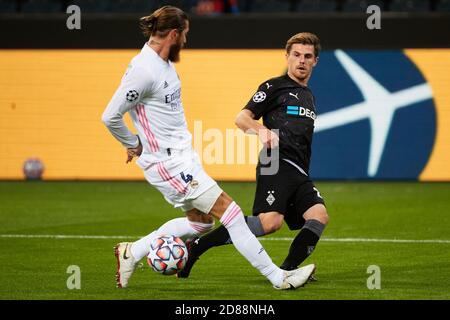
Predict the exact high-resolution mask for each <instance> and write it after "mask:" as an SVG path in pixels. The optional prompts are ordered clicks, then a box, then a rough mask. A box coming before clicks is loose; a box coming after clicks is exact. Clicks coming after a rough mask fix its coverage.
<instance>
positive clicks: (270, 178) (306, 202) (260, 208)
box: [253, 160, 325, 230]
mask: <svg viewBox="0 0 450 320" xmlns="http://www.w3.org/2000/svg"><path fill="white" fill-rule="evenodd" d="M318 203H321V204H323V205H325V201H324V200H323V198H322V196H321V195H320V193H319V191H318V190H317V188H316V187H315V186H314V184H313V182H312V181H311V179H310V178H309V177H308V176H306V175H304V174H302V173H301V172H300V171H299V170H298V168H296V167H294V166H293V165H292V164H290V163H288V162H286V161H284V160H280V166H279V169H278V172H277V174H275V175H261V174H260V166H259V165H258V167H257V168H256V193H255V201H254V203H253V215H254V216H257V215H259V214H260V213H263V212H270V211H277V212H279V213H281V214H283V215H284V220H285V221H286V224H287V225H288V227H289V229H290V230H298V229H301V228H302V227H303V225H304V223H305V220H304V219H303V214H304V213H305V212H306V210H308V209H309V208H311V207H312V206H313V205H315V204H318Z"/></svg>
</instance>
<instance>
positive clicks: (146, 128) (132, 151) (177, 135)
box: [102, 6, 315, 289]
mask: <svg viewBox="0 0 450 320" xmlns="http://www.w3.org/2000/svg"><path fill="white" fill-rule="evenodd" d="M141 26H142V29H143V32H144V35H146V36H148V37H149V39H148V41H147V42H146V43H145V44H144V46H143V48H142V50H141V52H140V53H139V54H138V55H137V56H135V57H134V58H133V59H132V60H131V63H130V65H129V66H128V70H127V71H126V73H125V75H124V76H123V78H122V81H121V84H120V86H119V88H118V89H117V91H116V92H115V94H114V96H113V97H112V99H111V101H110V102H109V104H108V106H107V108H106V110H105V111H104V113H103V116H102V120H103V122H104V124H105V125H106V127H107V128H108V129H109V131H110V132H111V134H112V135H113V136H114V137H115V138H116V139H117V140H118V141H119V142H120V143H121V144H122V145H123V146H124V147H125V148H126V150H127V163H128V162H130V161H131V160H132V159H133V158H134V157H138V159H137V164H138V165H139V167H140V168H141V169H142V170H143V171H144V176H145V178H146V179H147V181H148V182H149V183H150V184H151V185H152V186H154V187H155V188H157V189H158V190H159V191H160V192H161V193H162V194H163V196H164V198H165V199H166V200H167V201H168V202H169V203H170V204H172V205H173V206H174V207H175V208H180V209H181V210H182V211H183V212H184V213H185V215H186V217H185V218H178V219H173V220H170V221H168V222H167V223H165V224H164V225H162V226H161V227H160V228H159V229H158V230H155V231H153V232H151V233H150V234H148V235H147V236H145V237H143V238H141V239H139V240H137V241H135V242H122V243H119V244H117V246H116V247H115V256H116V259H117V273H116V278H117V285H118V287H120V288H123V287H126V286H127V285H128V282H129V279H130V277H131V275H132V274H133V272H134V270H135V268H136V265H137V263H138V262H139V261H140V260H141V259H142V258H144V257H145V256H146V255H148V253H149V249H150V242H151V241H152V239H153V238H154V237H155V236H156V235H160V234H169V235H174V236H177V237H186V236H189V235H192V234H197V235H200V234H202V233H205V232H207V231H209V230H211V228H213V225H214V224H213V217H214V218H216V219H217V220H219V221H220V222H221V223H222V225H223V226H224V227H225V228H226V229H227V231H228V232H229V235H230V237H231V239H232V241H233V244H234V246H235V247H236V249H237V250H238V251H239V252H240V253H241V254H242V255H243V256H244V257H245V258H246V259H247V260H248V261H249V262H250V263H251V264H252V265H253V266H254V267H255V268H256V269H258V270H259V272H260V273H261V274H263V275H264V276H265V277H266V278H267V279H268V280H269V281H270V282H271V283H272V285H273V286H274V287H275V288H276V289H293V288H294V289H295V288H298V287H300V286H302V285H303V284H304V283H305V282H306V281H307V279H308V277H309V276H310V275H311V274H312V273H313V272H314V270H315V266H314V265H313V264H311V265H308V266H305V267H303V268H299V269H295V270H292V271H285V270H282V269H280V268H278V267H277V266H276V265H275V264H274V263H273V262H272V260H271V258H270V257H269V256H268V254H267V253H266V251H265V250H264V248H263V247H262V246H261V244H260V243H259V241H258V240H257V239H256V237H255V236H254V234H253V233H252V232H251V231H250V229H249V228H248V226H247V224H246V223H245V220H244V215H243V213H242V210H241V208H240V207H239V206H238V205H237V204H236V203H235V202H234V201H233V199H231V197H230V196H229V195H227V194H226V193H225V192H224V191H223V190H222V189H221V188H220V187H219V186H218V185H217V183H216V182H215V181H214V180H213V179H212V178H211V177H210V176H209V175H208V174H207V173H206V172H205V171H204V170H203V167H202V165H201V163H200V161H199V157H198V155H197V154H196V153H195V151H194V150H193V149H192V136H191V133H190V132H189V131H188V129H187V123H186V119H185V116H184V108H183V104H182V102H181V82H180V79H179V77H178V75H177V73H176V70H175V67H174V62H177V61H179V59H180V54H179V53H180V50H181V49H182V48H183V46H184V44H185V43H186V36H187V33H188V32H189V20H188V18H187V16H186V14H185V13H184V12H183V11H182V10H180V9H179V8H176V7H172V6H164V7H162V8H160V9H158V10H156V11H155V12H154V13H153V14H152V15H150V16H147V17H143V18H141ZM126 112H128V113H129V114H130V116H131V119H132V122H133V125H134V127H135V128H136V130H137V133H138V134H137V135H134V134H132V133H131V132H130V130H129V129H128V128H127V126H126V125H125V123H124V121H123V115H124V114H125V113H126Z"/></svg>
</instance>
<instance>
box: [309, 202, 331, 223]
mask: <svg viewBox="0 0 450 320" xmlns="http://www.w3.org/2000/svg"><path fill="white" fill-rule="evenodd" d="M303 218H304V219H305V220H310V219H314V220H318V221H319V222H320V223H322V224H325V225H327V224H328V222H329V221H330V217H329V216H328V213H327V209H326V208H325V206H324V205H323V204H320V203H319V204H316V205H314V206H312V207H311V208H309V209H308V210H307V211H306V212H305V213H304V215H303Z"/></svg>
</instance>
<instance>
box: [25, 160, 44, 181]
mask: <svg viewBox="0 0 450 320" xmlns="http://www.w3.org/2000/svg"><path fill="white" fill-rule="evenodd" d="M43 173H44V164H43V163H42V161H41V160H39V159H38V158H28V159H27V160H25V162H24V164H23V174H24V175H25V178H26V179H27V180H40V179H41V178H42V174H43Z"/></svg>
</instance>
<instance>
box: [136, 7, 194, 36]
mask: <svg viewBox="0 0 450 320" xmlns="http://www.w3.org/2000/svg"><path fill="white" fill-rule="evenodd" d="M188 20H189V19H188V16H187V14H186V13H185V12H184V11H183V10H181V9H179V8H177V7H173V6H164V7H161V8H159V9H158V10H156V11H155V12H153V13H152V14H151V15H149V16H145V17H142V18H141V19H140V26H141V29H142V32H143V33H144V36H146V37H150V36H154V35H156V36H159V37H165V36H166V35H167V34H168V33H169V31H170V30H172V29H178V31H180V32H181V31H183V30H184V29H185V28H186V21H188Z"/></svg>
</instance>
